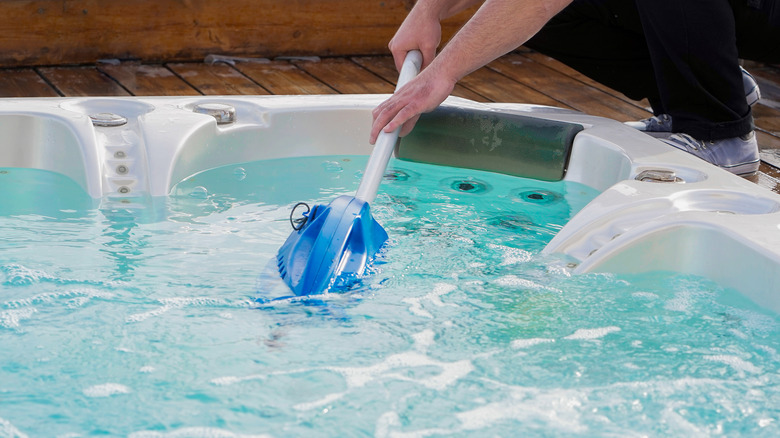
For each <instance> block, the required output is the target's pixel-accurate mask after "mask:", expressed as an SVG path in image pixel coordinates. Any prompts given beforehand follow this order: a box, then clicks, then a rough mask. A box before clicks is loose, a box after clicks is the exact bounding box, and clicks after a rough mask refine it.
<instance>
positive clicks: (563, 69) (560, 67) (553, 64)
mask: <svg viewBox="0 0 780 438" xmlns="http://www.w3.org/2000/svg"><path fill="white" fill-rule="evenodd" d="M517 53H520V54H522V55H523V56H524V57H526V58H529V59H532V60H534V61H536V62H538V63H539V64H541V65H544V66H547V67H550V68H551V69H553V70H556V71H558V72H560V73H563V74H565V75H567V76H569V77H572V78H574V79H577V80H578V81H580V82H582V83H583V84H585V85H587V86H589V87H593V88H596V89H598V90H601V91H603V92H605V93H607V94H610V95H612V96H614V97H617V98H618V99H621V100H623V101H625V102H628V103H630V104H632V105H634V106H637V107H639V108H641V109H644V110H646V111H647V112H651V109H650V103H649V102H648V101H647V99H643V100H633V99H629V98H628V97H626V96H625V95H624V94H623V93H621V92H619V91H617V90H615V89H612V88H610V87H607V86H606V85H604V84H602V83H600V82H596V81H594V80H593V79H591V78H589V77H587V76H585V75H584V74H582V73H580V72H578V71H577V70H574V69H573V68H571V67H569V66H568V65H566V64H564V63H562V62H560V61H557V60H555V59H553V58H551V57H549V56H547V55H543V54H541V53H539V52H534V51H531V50H528V49H521V50H518V52H517Z"/></svg>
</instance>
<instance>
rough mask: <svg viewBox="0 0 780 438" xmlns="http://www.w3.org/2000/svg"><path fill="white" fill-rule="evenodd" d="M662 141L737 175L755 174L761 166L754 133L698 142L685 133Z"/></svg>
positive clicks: (673, 135)
mask: <svg viewBox="0 0 780 438" xmlns="http://www.w3.org/2000/svg"><path fill="white" fill-rule="evenodd" d="M660 140H661V141H663V142H664V143H666V144H669V145H672V146H674V147H676V148H677V149H680V150H683V151H685V152H688V153H689V154H693V155H696V156H697V157H699V158H701V159H702V160H704V161H707V162H710V163H712V164H714V165H716V166H718V167H720V168H722V169H725V170H728V171H729V172H731V173H734V174H737V175H749V174H752V173H755V172H756V171H758V165H759V164H760V159H759V156H758V142H757V141H756V135H755V134H754V132H753V131H750V133H749V134H747V135H744V136H741V137H734V138H725V139H723V140H714V141H701V140H696V139H695V138H693V137H691V136H690V135H688V134H683V133H677V134H672V135H670V136H669V137H667V138H663V139H660Z"/></svg>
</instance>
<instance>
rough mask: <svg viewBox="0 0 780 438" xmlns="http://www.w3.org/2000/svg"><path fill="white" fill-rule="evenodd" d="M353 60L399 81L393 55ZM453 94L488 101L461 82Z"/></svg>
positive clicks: (389, 79) (393, 80)
mask: <svg viewBox="0 0 780 438" xmlns="http://www.w3.org/2000/svg"><path fill="white" fill-rule="evenodd" d="M352 61H354V62H356V63H358V64H360V66H362V67H363V68H365V69H367V70H369V71H371V72H372V73H374V74H375V75H377V76H379V77H381V78H382V79H384V80H386V81H388V82H390V83H392V84H396V83H397V81H398V70H396V68H395V63H394V62H393V58H392V57H391V56H355V57H352ZM452 95H453V96H457V97H462V98H464V99H471V100H474V101H477V102H486V101H488V99H487V98H485V96H482V95H480V94H478V93H475V92H473V91H471V90H469V89H468V88H465V87H464V86H462V85H460V84H455V89H454V90H452Z"/></svg>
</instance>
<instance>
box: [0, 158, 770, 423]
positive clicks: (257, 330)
mask: <svg viewBox="0 0 780 438" xmlns="http://www.w3.org/2000/svg"><path fill="white" fill-rule="evenodd" d="M364 165H365V157H317V158H305V159H303V158H302V159H290V160H277V161H271V162H258V163H244V164H241V165H240V166H227V167H225V168H219V169H214V170H211V171H208V172H204V173H202V174H198V175H194V176H192V177H191V178H189V179H187V180H185V181H183V182H181V183H180V184H178V185H177V186H176V187H175V188H174V189H173V195H172V196H171V197H170V198H167V199H154V200H149V203H148V205H147V204H144V208H140V209H127V210H122V209H116V208H114V207H113V206H112V207H111V208H103V209H101V208H99V205H95V203H94V202H91V201H89V200H86V199H84V194H83V193H82V194H79V193H78V191H77V190H75V191H74V186H73V184H69V183H68V182H67V181H65V182H63V181H61V180H60V179H58V178H57V177H56V176H52V175H44V176H43V177H42V176H41V173H40V171H30V173H29V174H28V175H27V176H25V175H26V174H25V171H24V170H18V169H11V170H10V173H5V174H2V175H4V176H0V190H3V193H13V195H12V196H13V199H12V200H11V201H13V200H14V199H15V200H17V201H19V205H16V206H14V205H6V204H4V205H2V206H0V234H2V236H3V239H2V243H1V245H2V251H1V252H0V350H2V354H0V437H1V438H6V437H27V436H59V437H76V436H87V435H108V436H130V437H133V438H143V437H204V438H210V437H219V438H221V437H225V438H228V437H258V436H262V437H281V436H312V437H319V436H322V437H329V436H372V435H373V436H376V437H431V436H525V435H532V436H533V435H543V436H566V437H568V436H646V435H650V436H681V435H690V436H710V435H717V434H722V435H728V436H750V437H754V436H778V435H780V425H779V424H778V421H777V420H776V419H777V418H778V416H780V408H779V406H780V354H778V351H780V328H779V327H780V319H778V315H775V314H772V313H768V312H766V311H764V310H762V309H759V308H757V307H756V306H754V305H753V304H752V303H751V302H749V301H747V300H745V299H744V297H741V296H740V295H738V294H736V293H735V292H734V291H730V290H726V289H723V288H721V287H719V286H718V285H716V284H713V283H712V282H710V281H708V280H707V279H702V278H698V277H692V276H686V275H677V274H674V273H651V274H646V275H637V276H616V275H611V274H588V275H572V274H571V272H570V270H569V269H568V268H567V264H568V263H569V262H570V261H569V260H566V259H563V258H560V257H555V256H543V255H541V254H540V251H541V249H542V248H543V247H544V245H545V244H546V243H547V242H548V241H549V239H550V238H551V237H552V236H553V235H554V234H555V232H556V231H557V230H559V229H560V227H561V226H562V225H563V224H565V223H566V221H568V220H569V218H570V217H571V216H572V215H573V214H575V213H576V212H577V211H578V210H579V209H580V208H581V207H582V206H583V205H584V204H585V203H586V202H588V201H589V200H590V199H591V198H592V197H593V196H594V193H593V192H592V191H590V190H589V189H587V188H585V187H581V186H578V185H569V184H561V183H546V182H539V181H528V180H522V179H517V178H509V177H503V176H500V175H491V174H487V173H483V172H477V171H466V170H462V169H449V168H435V167H432V166H425V165H419V164H414V163H401V162H393V163H392V169H391V171H390V173H389V176H388V178H387V179H386V181H385V182H384V183H383V185H382V188H381V192H380V194H379V196H378V197H377V200H376V202H375V203H374V204H373V205H372V210H373V211H374V214H375V216H376V217H377V220H378V221H379V222H380V223H381V224H382V225H383V226H384V227H385V228H386V229H387V231H388V233H389V234H390V245H389V246H388V247H387V248H386V249H385V251H384V252H383V253H382V255H381V257H380V260H378V262H377V263H376V264H375V265H374V266H373V268H372V272H371V275H369V276H367V277H366V278H364V279H362V283H361V284H359V285H358V286H357V287H356V288H355V289H354V290H352V291H350V292H349V293H344V294H333V293H324V294H321V295H319V296H315V297H308V298H300V297H291V296H290V295H289V291H287V290H285V289H284V286H283V283H281V281H280V279H279V277H278V272H277V271H276V267H275V257H276V251H277V250H278V248H279V246H280V245H281V244H282V242H283V241H284V240H285V239H286V237H287V236H288V235H289V233H290V224H289V214H290V208H291V207H292V205H294V204H295V203H296V202H298V201H305V202H307V203H309V204H315V203H327V202H329V201H330V200H331V199H333V198H334V197H335V196H338V195H341V194H344V193H347V194H350V193H354V190H355V189H356V188H357V185H358V183H359V175H360V171H361V170H362V168H363V167H364ZM9 175H10V176H12V177H13V180H12V182H13V183H14V184H16V183H19V184H24V183H25V181H26V180H27V179H30V180H34V183H33V184H32V185H31V187H34V188H35V196H34V197H33V198H34V199H26V198H24V197H23V196H22V195H20V194H19V195H17V194H18V193H22V191H20V190H16V189H14V188H13V187H15V186H13V187H11V188H9V187H7V184H9V183H8V181H9V180H10V179H9ZM3 178H5V179H3ZM71 183H72V182H71ZM3 184H6V186H3ZM537 195H538V196H537ZM17 198H18V199H17ZM49 198H56V199H57V201H56V202H48V200H49ZM11 201H9V202H11ZM542 201H543V202H542ZM11 203H12V204H13V202H11ZM38 204H40V205H38ZM112 205H116V204H112Z"/></svg>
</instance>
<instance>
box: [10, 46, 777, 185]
mask: <svg viewBox="0 0 780 438" xmlns="http://www.w3.org/2000/svg"><path fill="white" fill-rule="evenodd" d="M748 68H749V70H750V72H751V73H753V75H754V76H755V77H756V78H757V79H758V81H759V84H760V86H761V91H762V95H763V99H762V101H761V102H760V103H758V104H757V105H756V106H755V107H754V116H755V121H756V126H757V135H758V141H759V145H760V147H761V149H762V158H763V159H764V162H763V163H762V166H761V171H760V173H759V174H757V175H755V176H753V177H750V179H751V180H752V181H754V182H756V183H758V184H760V185H762V186H764V187H767V188H769V189H771V190H774V191H775V192H778V193H780V169H779V168H780V69H777V68H775V67H769V66H763V65H752V66H748ZM396 77H397V73H396V71H395V67H394V66H393V62H392V59H391V58H390V57H388V56H353V57H324V58H298V59H296V58H291V59H280V58H277V59H274V60H267V59H263V58H254V59H243V60H237V61H236V62H235V63H233V64H231V63H225V62H218V63H214V64H210V63H205V62H168V63H140V62H132V61H125V62H117V61H110V62H98V63H97V64H90V65H72V66H48V67H47V66H34V67H15V68H5V69H0V97H56V96H174V95H176V96H180V95H237V94H241V95H268V94H279V95H290V94H354V93H358V94H362V93H391V92H392V91H393V86H394V83H395V79H396ZM453 94H454V95H456V96H460V97H465V98H468V99H472V100H475V101H480V102H491V101H493V102H520V103H532V104H543V105H554V106H559V107H563V108H571V109H575V110H578V111H582V112H585V113H588V114H594V115H598V116H603V117H608V118H612V119H616V120H619V121H627V120H637V119H642V118H645V117H647V116H649V115H650V112H649V110H648V104H647V102H641V101H633V100H630V99H628V98H626V97H625V96H623V95H621V94H620V93H618V92H616V91H614V90H611V89H609V88H607V87H604V86H603V85H600V84H598V83H596V82H594V81H591V80H590V79H588V78H586V77H584V76H582V75H580V74H579V73H577V72H576V71H573V70H572V69H570V68H568V67H566V66H565V65H563V64H561V63H559V62H557V61H555V60H553V59H551V58H549V57H546V56H543V55H541V54H539V53H535V52H532V51H528V50H518V51H516V52H514V53H511V54H509V55H506V56H504V57H502V58H500V59H498V60H496V61H494V62H493V63H491V64H490V65H488V66H487V67H484V68H482V69H480V70H478V71H476V72H474V73H472V74H471V75H469V76H467V77H466V78H464V79H463V80H462V81H461V82H460V84H459V85H458V86H457V87H456V89H455V91H454V93H453Z"/></svg>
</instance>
